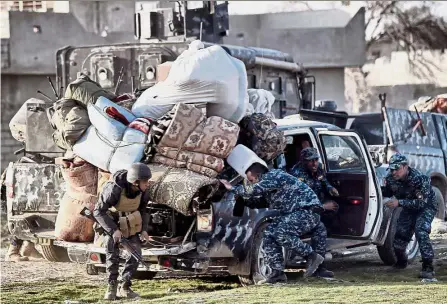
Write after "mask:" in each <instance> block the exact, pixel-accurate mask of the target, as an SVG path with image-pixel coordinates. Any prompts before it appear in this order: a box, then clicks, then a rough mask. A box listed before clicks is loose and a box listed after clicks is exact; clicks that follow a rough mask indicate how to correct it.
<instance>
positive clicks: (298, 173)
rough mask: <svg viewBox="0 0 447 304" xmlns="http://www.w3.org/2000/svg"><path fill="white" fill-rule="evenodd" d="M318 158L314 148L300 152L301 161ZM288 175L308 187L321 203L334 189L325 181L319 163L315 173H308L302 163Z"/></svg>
mask: <svg viewBox="0 0 447 304" xmlns="http://www.w3.org/2000/svg"><path fill="white" fill-rule="evenodd" d="M318 158H319V155H318V151H317V149H315V148H306V149H304V150H303V151H301V159H302V160H311V159H318ZM289 173H290V174H291V175H293V176H295V177H296V178H298V179H299V180H300V181H302V182H303V183H305V184H306V185H308V186H309V187H310V188H311V189H312V190H313V191H314V192H315V194H316V195H317V196H318V198H319V199H320V200H321V201H323V199H324V197H325V195H327V194H329V193H330V191H331V189H333V188H334V187H333V186H332V185H331V184H330V183H329V181H328V180H327V178H326V174H325V172H324V170H323V167H322V166H321V164H320V163H319V164H318V169H317V172H315V173H313V172H310V171H309V170H308V169H307V168H306V165H305V163H304V162H303V161H301V162H299V163H298V164H296V165H295V166H293V168H292V169H291V170H290V172H289Z"/></svg>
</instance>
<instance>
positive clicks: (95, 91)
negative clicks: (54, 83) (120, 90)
mask: <svg viewBox="0 0 447 304" xmlns="http://www.w3.org/2000/svg"><path fill="white" fill-rule="evenodd" d="M100 96H104V97H106V98H108V99H114V98H116V96H115V94H112V93H111V92H109V91H107V90H105V89H103V88H101V86H100V85H99V84H98V83H97V82H95V81H93V80H91V79H90V78H89V77H88V76H87V75H85V74H81V75H80V76H78V78H77V79H76V80H75V81H73V82H71V83H70V84H69V85H68V86H67V89H66V90H65V94H64V97H65V98H66V99H74V100H77V101H80V102H81V103H83V104H84V105H85V106H87V105H88V104H89V103H95V102H96V100H97V99H98V97H100Z"/></svg>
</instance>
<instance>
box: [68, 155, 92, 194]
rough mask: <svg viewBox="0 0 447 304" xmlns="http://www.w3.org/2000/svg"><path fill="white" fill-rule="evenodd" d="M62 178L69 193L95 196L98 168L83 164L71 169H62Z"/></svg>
mask: <svg viewBox="0 0 447 304" xmlns="http://www.w3.org/2000/svg"><path fill="white" fill-rule="evenodd" d="M62 176H63V177H64V180H65V182H66V183H67V188H68V191H69V192H80V193H84V194H91V195H96V194H97V189H98V168H96V167H95V166H93V165H92V164H89V163H87V162H85V163H84V164H83V165H81V166H78V167H73V168H62Z"/></svg>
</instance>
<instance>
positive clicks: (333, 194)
mask: <svg viewBox="0 0 447 304" xmlns="http://www.w3.org/2000/svg"><path fill="white" fill-rule="evenodd" d="M329 194H330V195H332V196H340V194H339V193H338V190H337V189H335V188H331V189H330V190H329Z"/></svg>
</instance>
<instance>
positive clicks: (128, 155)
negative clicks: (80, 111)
mask: <svg viewBox="0 0 447 304" xmlns="http://www.w3.org/2000/svg"><path fill="white" fill-rule="evenodd" d="M108 106H113V107H114V108H116V109H117V110H118V112H120V113H121V114H122V115H123V116H125V117H126V119H128V120H129V122H131V121H133V120H134V119H135V116H134V115H133V114H132V113H131V112H130V111H128V110H126V109H125V108H123V107H120V106H118V105H116V104H114V103H113V102H111V101H110V100H108V99H106V98H102V97H100V98H99V99H98V101H97V102H96V103H95V104H91V103H90V104H88V106H87V111H88V116H89V119H90V121H91V123H92V125H91V126H90V127H89V128H88V129H87V131H86V132H85V133H84V135H83V136H82V137H81V138H80V139H79V140H78V141H77V142H76V144H75V145H74V146H73V152H74V153H75V154H76V155H78V156H80V157H81V158H83V159H85V160H86V161H88V162H89V163H91V164H93V165H94V166H96V167H98V168H101V169H102V170H106V171H109V172H111V173H115V172H116V171H118V170H121V169H128V168H129V167H130V165H132V164H133V163H135V162H139V161H141V159H142V158H143V153H144V147H145V144H146V141H147V135H146V134H145V133H143V132H141V131H139V130H136V129H133V128H128V127H127V126H125V125H124V124H123V123H121V122H119V121H117V120H115V119H113V118H112V117H109V115H107V113H106V112H104V109H105V108H106V107H108Z"/></svg>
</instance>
